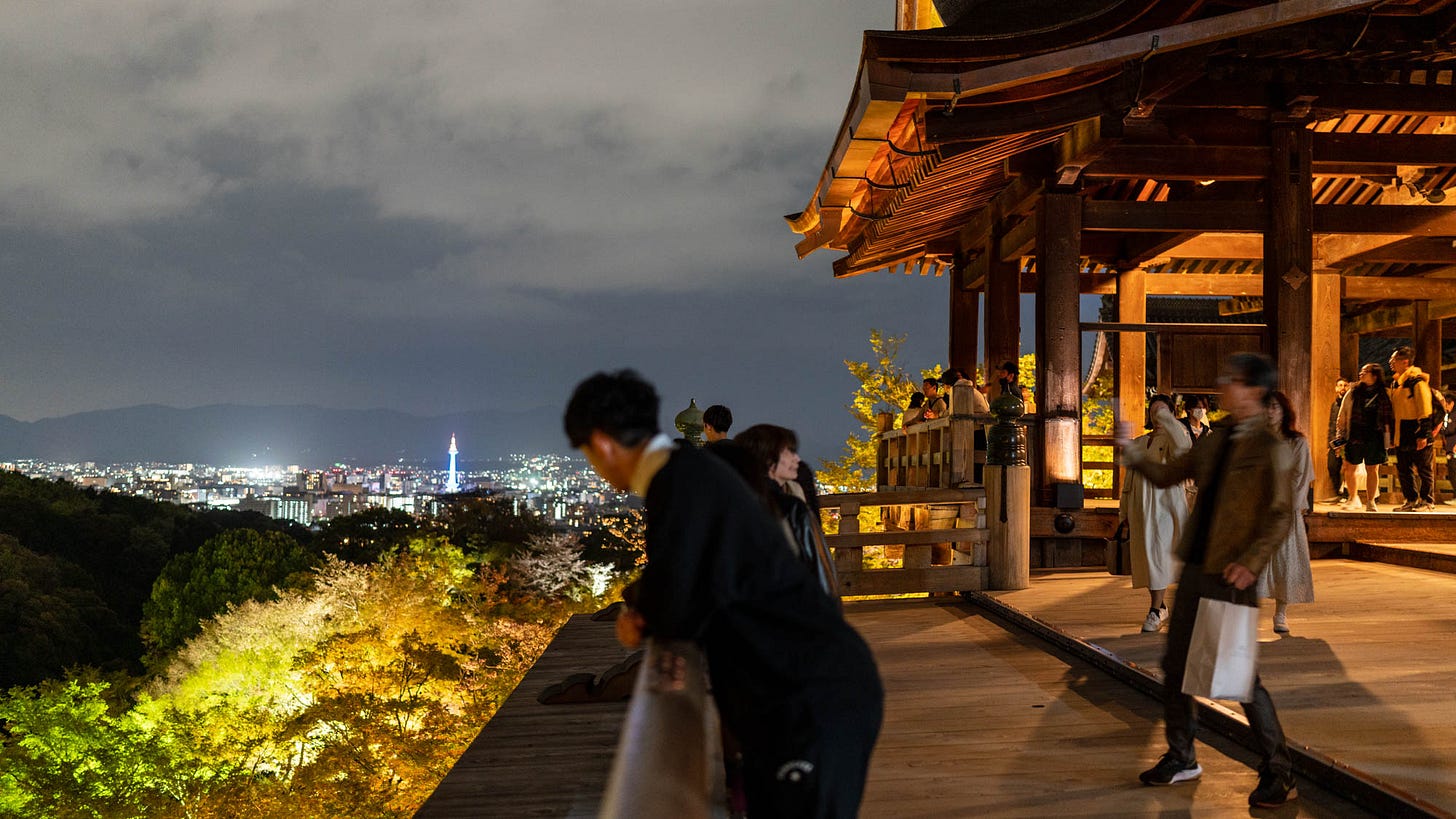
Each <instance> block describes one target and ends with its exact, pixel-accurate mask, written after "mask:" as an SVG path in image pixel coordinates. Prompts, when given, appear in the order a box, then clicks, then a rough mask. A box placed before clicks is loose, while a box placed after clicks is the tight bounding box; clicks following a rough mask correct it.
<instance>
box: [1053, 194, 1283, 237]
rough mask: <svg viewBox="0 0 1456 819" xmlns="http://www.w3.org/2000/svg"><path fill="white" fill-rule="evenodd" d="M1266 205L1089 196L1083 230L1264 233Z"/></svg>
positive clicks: (1083, 218)
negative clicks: (1100, 198) (1104, 199)
mask: <svg viewBox="0 0 1456 819" xmlns="http://www.w3.org/2000/svg"><path fill="white" fill-rule="evenodd" d="M1268 218H1269V217H1268V213H1267V209H1266V208H1265V207H1264V206H1263V205H1262V204H1261V203H1258V202H1216V203H1215V202H1121V201H1098V200H1088V201H1086V202H1085V203H1083V207H1082V228H1083V229H1084V230H1123V231H1132V230H1136V231H1155V232H1172V233H1187V232H1200V233H1202V232H1207V231H1222V232H1229V233H1261V232H1263V230H1264V227H1265V225H1266V224H1267V223H1268Z"/></svg>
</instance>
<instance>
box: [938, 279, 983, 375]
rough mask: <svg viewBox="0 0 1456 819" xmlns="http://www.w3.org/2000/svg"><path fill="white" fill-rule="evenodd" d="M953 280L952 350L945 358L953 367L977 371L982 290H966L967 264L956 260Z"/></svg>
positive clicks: (951, 280)
mask: <svg viewBox="0 0 1456 819" xmlns="http://www.w3.org/2000/svg"><path fill="white" fill-rule="evenodd" d="M948 278H949V279H950V350H949V353H948V355H947V356H946V360H947V361H949V362H950V366H951V367H955V368H959V369H962V370H965V371H966V374H967V375H970V376H974V375H975V374H976V353H977V349H976V347H977V343H976V342H977V337H978V336H979V335H980V334H981V328H980V323H981V316H980V313H981V292H980V291H979V290H967V289H966V265H965V264H964V263H963V262H962V261H961V260H960V259H957V260H956V263H955V264H953V265H951V275H950V276H949V277H948Z"/></svg>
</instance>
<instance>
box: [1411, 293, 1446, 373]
mask: <svg viewBox="0 0 1456 819" xmlns="http://www.w3.org/2000/svg"><path fill="white" fill-rule="evenodd" d="M1412 306H1414V307H1415V310H1414V312H1415V327H1414V329H1413V331H1412V333H1411V337H1412V340H1411V346H1412V347H1414V348H1415V349H1416V358H1415V362H1414V363H1415V365H1416V366H1417V367H1420V368H1421V369H1422V370H1425V371H1426V372H1428V373H1430V374H1431V390H1432V391H1433V392H1435V393H1439V392H1440V391H1441V386H1442V381H1441V320H1440V319H1435V320H1434V321H1433V320H1431V303H1430V302H1429V301H1425V300H1424V299H1423V300H1421V301H1416V302H1413V303H1412Z"/></svg>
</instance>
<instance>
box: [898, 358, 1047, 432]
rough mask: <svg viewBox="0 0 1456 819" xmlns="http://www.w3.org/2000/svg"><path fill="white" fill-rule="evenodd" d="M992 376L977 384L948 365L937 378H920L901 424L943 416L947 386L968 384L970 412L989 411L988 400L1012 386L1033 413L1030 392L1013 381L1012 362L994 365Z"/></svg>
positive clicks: (1015, 375)
mask: <svg viewBox="0 0 1456 819" xmlns="http://www.w3.org/2000/svg"><path fill="white" fill-rule="evenodd" d="M994 377H995V382H994V383H988V384H979V385H978V384H976V382H975V380H974V379H972V378H971V377H970V375H969V374H967V373H966V371H965V370H962V369H960V368H959V367H951V368H950V369H947V370H945V371H944V372H943V373H942V374H941V376H940V377H939V378H926V379H924V380H922V381H921V382H920V391H919V392H916V393H912V394H911V396H910V401H909V403H907V404H906V405H905V412H904V414H903V415H902V416H901V426H905V427H910V426H914V425H916V424H919V423H921V422H923V421H933V420H935V419H936V418H943V417H945V416H946V415H947V414H949V412H950V389H951V387H961V386H969V387H971V388H972V389H971V391H970V396H971V407H970V412H971V414H973V415H986V414H988V413H990V412H991V399H992V398H995V397H997V396H999V395H1000V394H1001V393H1002V392H1004V391H1006V390H1010V389H1013V388H1014V389H1015V390H1016V391H1017V395H1018V397H1020V398H1021V401H1022V404H1024V405H1025V407H1026V412H1028V413H1034V412H1036V405H1035V404H1033V403H1032V397H1031V391H1030V390H1028V389H1027V388H1026V387H1024V386H1022V385H1020V384H1018V383H1017V378H1018V367H1017V365H1016V362H1014V361H1007V362H1006V363H1004V364H1002V365H1001V366H999V367H997V368H996V371H995V373H994Z"/></svg>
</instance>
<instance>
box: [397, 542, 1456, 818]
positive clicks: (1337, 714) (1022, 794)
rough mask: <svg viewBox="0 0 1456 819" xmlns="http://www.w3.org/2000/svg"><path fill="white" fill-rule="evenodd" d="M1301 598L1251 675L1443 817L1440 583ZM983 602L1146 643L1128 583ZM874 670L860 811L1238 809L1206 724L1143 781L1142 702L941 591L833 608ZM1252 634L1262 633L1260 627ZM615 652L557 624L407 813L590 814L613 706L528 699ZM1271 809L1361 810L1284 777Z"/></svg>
mask: <svg viewBox="0 0 1456 819" xmlns="http://www.w3.org/2000/svg"><path fill="white" fill-rule="evenodd" d="M1315 582H1316V588H1317V595H1318V597H1319V602H1318V603H1316V604H1312V605H1308V606H1298V607H1295V608H1294V609H1293V612H1292V619H1291V623H1292V626H1293V628H1294V634H1293V635H1292V636H1290V637H1286V638H1282V639H1279V640H1275V639H1273V635H1272V633H1271V634H1267V635H1266V637H1268V638H1269V642H1268V643H1267V644H1266V645H1265V650H1264V656H1263V658H1262V663H1263V668H1264V674H1265V680H1266V683H1267V684H1268V686H1269V688H1270V689H1271V691H1272V692H1273V694H1274V696H1275V698H1276V702H1277V703H1278V704H1279V708H1280V714H1281V717H1282V718H1283V720H1284V722H1285V726H1286V729H1287V731H1288V733H1289V736H1290V738H1291V740H1292V741H1293V742H1297V743H1303V744H1307V745H1310V746H1313V747H1314V748H1316V749H1318V750H1321V751H1323V752H1324V753H1326V754H1328V755H1330V756H1333V757H1335V758H1337V759H1339V760H1342V761H1344V762H1347V763H1348V764H1350V765H1354V766H1356V767H1358V768H1361V769H1362V770H1364V771H1366V772H1367V773H1369V774H1371V775H1372V776H1376V777H1380V778H1383V779H1387V780H1389V781H1390V782H1392V783H1395V784H1396V785H1398V786H1399V787H1401V788H1404V789H1406V790H1408V791H1410V792H1412V793H1414V794H1417V795H1419V796H1420V797H1421V798H1423V799H1425V800H1427V801H1430V802H1433V803H1435V804H1437V805H1440V806H1442V807H1445V808H1448V809H1450V808H1456V702H1453V699H1452V697H1451V696H1450V694H1449V683H1448V681H1449V680H1450V679H1451V677H1452V673H1451V672H1452V666H1453V665H1456V659H1452V658H1449V657H1448V656H1447V652H1445V650H1444V647H1445V646H1448V645H1449V644H1450V638H1451V632H1452V631H1453V630H1456V602H1450V600H1449V598H1450V597H1451V595H1450V590H1451V589H1452V588H1453V583H1456V579H1453V578H1451V577H1450V576H1449V575H1443V574H1436V573H1431V572H1423V571H1420V570H1415V569H1407V568H1400V567H1392V566H1384V565H1379V564H1370V563H1358V562H1354V561H1344V560H1327V561H1317V562H1316V564H1315ZM994 594H995V596H996V597H997V598H998V599H999V600H1002V601H1004V602H1006V603H1008V604H1010V605H1012V606H1015V607H1017V608H1020V609H1022V610H1024V611H1027V612H1030V613H1032V614H1034V615H1035V616H1037V617H1039V618H1042V619H1044V620H1046V621H1048V622H1051V623H1054V624H1055V625H1057V626H1059V627H1061V628H1063V629H1066V630H1069V631H1071V632H1073V633H1076V634H1079V635H1082V636H1085V637H1087V638H1089V639H1092V640H1095V641H1096V642H1097V643H1098V644H1100V645H1102V646H1104V647H1105V648H1107V649H1109V650H1111V651H1114V652H1116V653H1117V654H1119V655H1122V656H1123V657H1126V658H1129V659H1132V660H1134V661H1136V662H1138V663H1139V664H1143V665H1146V666H1149V667H1154V668H1155V667H1156V664H1157V659H1158V657H1159V655H1160V654H1161V651H1162V642H1163V636H1162V635H1161V634H1150V635H1144V634H1141V633H1140V632H1139V631H1138V626H1139V624H1140V623H1141V620H1142V614H1143V613H1144V612H1145V608H1144V606H1145V604H1144V601H1145V600H1146V597H1145V592H1142V591H1141V590H1137V591H1135V590H1132V589H1130V588H1129V587H1128V581H1127V579H1126V578H1116V577H1112V576H1110V575H1106V574H1101V573H1093V572H1080V573H1066V574H1061V575H1046V576H1038V577H1036V578H1035V580H1034V582H1033V585H1032V587H1031V588H1030V589H1026V590H1023V591H1017V592H997V593H994ZM848 615H849V618H850V620H851V621H852V622H853V623H854V625H855V626H856V628H858V629H859V630H860V631H861V632H862V633H863V634H864V635H865V637H866V638H867V639H868V640H869V642H870V645H871V646H872V647H873V649H874V651H875V654H876V657H877V658H878V660H879V663H880V671H881V675H882V676H883V678H884V682H885V687H886V692H887V701H886V716H885V725H884V730H883V732H882V734H881V738H880V742H879V745H878V746H877V749H876V752H875V757H874V762H873V765H872V768H871V772H870V781H869V783H868V786H867V788H866V794H865V803H864V809H863V815H864V816H867V817H877V816H894V817H917V816H927V817H928V816H977V815H981V816H1047V815H1053V814H1061V815H1068V816H1073V815H1075V816H1166V815H1175V816H1228V815H1247V810H1248V809H1247V807H1246V806H1245V805H1246V798H1247V794H1248V791H1249V790H1250V789H1251V788H1252V787H1253V784H1254V780H1255V777H1254V773H1253V772H1252V770H1251V769H1250V766H1251V765H1252V764H1254V762H1255V760H1254V759H1253V758H1252V756H1251V755H1250V754H1249V753H1248V752H1247V751H1245V750H1243V749H1242V748H1240V747H1238V746H1237V745H1235V744H1234V743H1232V742H1230V741H1228V740H1224V739H1222V738H1221V737H1218V736H1216V735H1214V736H1211V737H1209V738H1208V741H1209V742H1210V743H1211V745H1209V746H1206V747H1203V748H1202V750H1201V751H1200V762H1201V763H1202V764H1203V766H1204V768H1205V771H1206V773H1205V775H1204V778H1203V779H1202V780H1201V781H1200V782H1199V783H1197V784H1196V785H1188V786H1178V787H1172V788H1147V787H1144V786H1142V785H1140V784H1138V782H1137V779H1136V777H1137V773H1138V772H1139V771H1140V770H1142V769H1143V768H1144V767H1146V766H1148V765H1150V764H1152V762H1154V761H1155V760H1156V759H1157V757H1158V755H1159V753H1160V752H1161V751H1162V750H1163V739H1162V728H1161V723H1160V718H1161V707H1160V705H1159V703H1158V701H1157V700H1156V699H1155V698H1154V697H1151V696H1149V695H1147V694H1145V693H1142V692H1140V691H1139V690H1137V689H1136V688H1134V687H1130V686H1128V685H1126V684H1125V683H1123V682H1119V681H1117V680H1116V679H1114V678H1113V677H1111V676H1110V675H1108V674H1107V673H1106V672H1105V671H1103V670H1100V669H1099V668H1097V667H1095V666H1093V665H1090V664H1088V663H1086V662H1083V661H1082V660H1080V659H1078V658H1076V657H1075V656H1073V655H1070V654H1067V653H1063V652H1061V651H1060V650H1058V649H1055V648H1053V647H1051V646H1050V645H1049V644H1047V643H1045V642H1043V641H1042V640H1040V639H1039V638H1037V637H1035V636H1033V635H1032V634H1030V633H1028V632H1025V631H1023V630H1021V629H1018V628H1016V627H1014V626H1010V625H1008V624H1006V623H1005V622H1003V621H1001V620H999V619H998V618H997V617H996V616H995V615H993V614H990V613H988V612H986V611H984V610H983V609H980V608H977V607H976V606H973V605H971V604H969V603H966V602H963V601H960V600H958V599H954V598H946V599H937V600H929V599H924V598H920V599H904V600H886V601H870V602H858V603H851V604H850V605H849V606H848ZM1266 629H1267V624H1266ZM623 656H625V655H624V652H623V651H622V650H621V649H620V648H618V647H617V646H616V645H615V642H614V640H613V637H612V630H611V625H610V624H609V623H593V622H591V621H590V620H588V619H586V618H582V617H577V618H573V619H572V620H571V621H570V622H569V623H568V624H567V626H566V627H565V628H563V630H562V632H561V634H560V635H559V636H558V638H557V640H556V641H555V642H553V644H552V646H551V648H550V649H549V650H548V652H547V654H546V655H544V656H543V657H542V659H541V661H540V662H538V663H537V665H536V667H535V668H533V669H532V671H531V673H530V674H528V675H527V677H526V679H525V681H524V682H523V683H522V684H521V686H520V687H519V688H518V689H517V691H516V692H515V693H514V694H513V695H512V697H511V698H510V700H509V701H508V702H507V703H506V705H505V706H504V707H503V708H502V709H501V711H500V713H499V714H497V716H496V718H495V719H494V720H492V722H491V723H490V724H489V725H487V726H486V728H485V730H483V731H482V732H481V734H480V736H479V737H478V738H477V739H476V741H475V742H474V743H473V744H472V746H471V748H470V749H469V750H468V751H467V752H466V754H465V756H463V757H462V758H461V760H460V762H459V763H458V764H457V765H456V767H455V769H454V770H453V771H451V774H450V776H449V777H447V778H446V780H445V782H444V783H442V785H441V786H440V788H439V789H438V790H437V791H436V793H435V794H434V796H433V797H432V798H431V800H430V801H429V802H428V803H427V804H426V805H425V807H424V808H423V809H422V810H421V811H420V813H419V815H420V816H425V817H466V816H471V817H474V816H592V815H595V813H596V808H597V804H598V801H599V799H600V795H601V791H602V789H603V787H604V785H605V782H606V776H607V770H608V768H609V766H610V760H611V756H612V752H613V749H614V747H615V744H616V739H617V733H618V730H619V728H620V725H621V721H622V716H623V714H624V711H625V708H624V706H623V705H621V704H615V705H599V704H589V705H557V706H542V705H539V704H537V703H536V699H535V698H536V695H537V694H538V693H539V692H540V690H541V689H542V688H544V687H546V686H547V685H549V684H551V683H554V682H557V681H559V680H560V679H562V678H564V677H565V676H567V675H568V674H572V673H577V672H583V671H586V672H594V673H595V672H600V671H602V670H605V669H606V668H608V667H609V666H611V665H612V664H614V663H616V662H617V661H619V660H620V659H622V657H623ZM1300 791H1301V794H1302V795H1303V796H1302V799H1301V800H1300V802H1299V803H1298V805H1297V806H1295V807H1291V808H1288V809H1286V810H1283V811H1279V812H1276V813H1275V815H1280V816H1363V815H1367V814H1366V813H1365V812H1364V811H1362V810H1361V809H1360V808H1358V807H1356V806H1355V805H1354V804H1352V803H1350V802H1348V801H1345V800H1344V799H1342V798H1341V797H1339V796H1336V795H1334V794H1331V793H1329V792H1327V791H1324V790H1322V789H1321V788H1319V787H1317V786H1315V785H1313V784H1311V783H1309V782H1305V781H1302V782H1301V784H1300Z"/></svg>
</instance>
